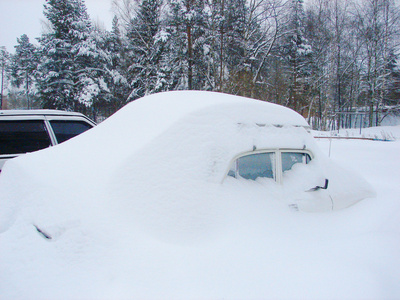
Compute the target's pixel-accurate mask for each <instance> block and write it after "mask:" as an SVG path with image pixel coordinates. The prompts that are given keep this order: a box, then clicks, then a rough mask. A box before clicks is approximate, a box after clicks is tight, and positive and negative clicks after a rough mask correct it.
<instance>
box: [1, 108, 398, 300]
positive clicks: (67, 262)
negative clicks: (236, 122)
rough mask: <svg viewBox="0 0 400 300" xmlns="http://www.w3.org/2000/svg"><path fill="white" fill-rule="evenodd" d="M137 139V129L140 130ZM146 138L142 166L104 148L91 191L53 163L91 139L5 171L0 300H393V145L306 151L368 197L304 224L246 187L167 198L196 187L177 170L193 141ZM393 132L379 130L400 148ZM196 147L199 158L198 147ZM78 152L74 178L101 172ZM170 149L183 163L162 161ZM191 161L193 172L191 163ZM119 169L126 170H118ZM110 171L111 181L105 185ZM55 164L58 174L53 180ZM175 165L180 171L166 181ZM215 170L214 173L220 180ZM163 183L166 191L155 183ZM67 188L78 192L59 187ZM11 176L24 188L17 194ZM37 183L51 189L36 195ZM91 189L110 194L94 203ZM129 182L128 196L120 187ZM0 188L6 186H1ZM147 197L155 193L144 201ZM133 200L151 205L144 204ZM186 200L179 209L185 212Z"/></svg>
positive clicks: (323, 143) (354, 143)
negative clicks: (338, 169) (344, 171)
mask: <svg viewBox="0 0 400 300" xmlns="http://www.w3.org/2000/svg"><path fill="white" fill-rule="evenodd" d="M202 105H203V104H202ZM132 113H133V112H132V111H131V112H130V114H129V115H128V114H127V113H126V114H127V116H132ZM177 113H178V112H177ZM161 115H162V112H161ZM289 115H290V114H289ZM122 116H123V113H122ZM227 116H230V114H227ZM136 117H139V116H136ZM199 117H200V116H199V115H196V118H192V119H189V121H190V122H191V123H190V125H191V126H192V127H188V128H189V129H190V128H203V127H193V126H195V125H196V126H197V125H198V124H197V123H196V122H197V121H198V120H200V119H199ZM208 117H210V118H211V117H212V114H211V116H210V115H209V114H207V118H208ZM289 119H292V118H289ZM289 119H288V120H289ZM127 120H128V119H127V118H121V119H120V121H118V122H115V123H114V125H116V126H119V127H121V126H124V125H126V124H127V123H126V122H127ZM210 120H212V119H210ZM218 120H219V119H218ZM165 124H166V123H164V125H165ZM109 125H112V124H109ZM141 125H143V123H139V124H137V126H138V128H139V129H140V126H141ZM153 125H154V126H153V127H147V129H148V131H147V133H149V132H154V135H155V136H158V138H157V141H158V142H157V143H154V141H150V145H153V146H152V147H147V148H145V151H141V149H140V147H139V146H138V145H140V141H144V140H146V138H147V136H148V135H147V134H145V133H144V134H143V136H140V135H139V136H137V138H138V139H137V140H136V141H135V140H133V141H132V140H127V141H126V145H129V147H132V148H135V146H136V147H137V148H138V152H135V157H136V156H137V155H139V156H140V161H137V160H134V159H133V158H132V157H130V155H129V153H128V152H129V151H127V150H126V149H125V150H124V151H126V153H125V152H124V151H121V152H119V153H116V152H114V151H113V150H114V149H113V148H112V147H113V146H112V145H110V146H108V147H107V149H101V150H102V151H99V153H103V154H104V153H105V152H110V154H118V155H119V156H118V157H113V156H110V157H108V158H107V160H103V161H101V160H100V161H99V162H101V163H103V165H102V166H99V168H98V170H100V171H101V172H100V171H99V172H98V173H99V174H92V178H88V177H87V176H88V175H89V174H91V173H90V172H88V171H87V170H84V169H83V168H82V170H80V171H81V172H82V173H81V174H76V171H75V173H74V168H76V166H74V164H73V163H71V165H72V166H71V167H70V166H68V165H66V164H63V163H62V161H60V160H59V159H58V160H56V159H55V158H57V155H59V154H60V153H62V154H64V155H66V156H68V155H69V153H72V154H73V151H74V149H78V148H74V145H75V146H76V145H78V143H79V142H83V141H85V142H87V146H90V145H98V144H96V143H97V142H98V137H99V136H96V131H94V133H89V134H86V135H85V134H83V135H82V137H81V138H77V139H75V141H72V142H69V143H66V144H65V145H64V146H62V145H60V146H62V147H59V146H57V147H58V148H57V149H49V150H48V151H46V152H41V153H38V154H34V155H32V157H31V158H29V157H28V156H27V158H20V159H19V160H18V161H17V163H16V164H14V165H13V168H9V169H8V170H7V168H6V170H5V172H7V174H6V173H4V174H6V176H7V177H6V176H4V178H6V179H4V181H6V180H7V181H9V180H15V185H14V186H13V189H14V190H13V191H12V193H11V192H10V191H9V190H8V191H7V193H6V194H7V195H9V196H7V197H12V196H13V195H19V197H20V198H21V199H23V200H19V199H13V200H15V201H16V202H17V203H15V205H11V204H10V201H7V199H4V198H1V197H0V200H2V201H0V203H3V204H4V207H3V208H4V209H3V208H2V209H3V211H0V221H1V222H0V231H2V232H1V233H0V299H398V298H400V285H399V284H398V279H399V278H400V242H399V240H400V226H399V220H400V185H399V184H398V181H399V178H400V159H399V153H400V140H396V141H390V142H389V141H388V142H384V141H370V140H351V139H346V140H339V139H334V140H329V139H319V140H317V144H318V145H319V147H320V148H321V150H322V151H323V152H325V153H326V154H327V155H328V153H330V156H331V158H332V159H333V160H334V161H336V162H337V163H338V164H341V165H343V166H346V168H348V169H351V170H353V171H355V172H357V173H359V174H361V175H362V176H364V178H365V179H366V180H367V181H369V183H370V184H371V185H372V186H373V187H374V189H375V190H376V192H377V197H375V198H369V199H365V200H363V201H360V202H358V203H356V204H355V205H353V206H351V207H348V208H346V209H342V210H338V211H334V212H323V213H304V212H300V211H294V210H290V209H289V208H288V207H287V205H286V203H281V202H279V201H270V200H271V199H267V198H268V197H266V196H265V191H266V190H265V187H264V186H262V185H260V184H257V183H256V182H254V183H251V182H250V183H249V182H246V183H244V182H241V181H237V182H236V183H235V184H232V182H227V184H221V183H220V182H213V181H211V183H207V184H202V183H201V184H199V183H195V182H194V181H195V180H193V178H187V179H186V180H185V181H183V182H185V183H187V184H188V185H187V186H179V185H170V184H171V183H174V182H178V183H179V182H182V181H179V180H178V177H179V176H178V175H177V172H181V173H182V172H183V173H184V174H188V175H193V174H192V173H191V172H192V170H191V168H189V169H188V170H185V167H187V166H188V165H187V164H185V162H186V161H188V162H189V163H192V162H193V161H192V159H193V157H192V158H191V159H189V158H188V157H185V153H187V151H188V149H190V150H193V149H191V148H190V145H192V143H191V142H193V143H196V140H199V139H202V138H203V137H202V136H201V135H200V136H199V135H196V134H194V133H192V132H188V133H186V134H187V136H191V139H190V140H189V141H182V142H181V141H177V140H175V141H177V144H176V145H170V143H168V141H171V138H174V136H175V135H176V134H179V133H180V131H176V130H172V131H168V134H167V135H165V134H164V135H161V136H159V134H160V132H159V130H160V127H159V126H156V125H157V124H153ZM133 126H136V125H133ZM202 126H203V125H202ZM208 126H210V127H208ZM98 128H100V126H99V127H98ZM107 128H109V129H110V128H113V126H109V127H104V129H107ZM115 128H116V127H114V129H115ZM174 128H175V127H174ZM212 128H216V127H215V124H211V125H210V124H208V123H207V127H205V128H203V129H204V130H205V131H207V132H209V131H210V130H211V129H212ZM175 129H176V128H175ZM399 129H400V127H399V126H397V127H393V128H385V129H384V130H386V131H390V132H391V133H392V135H393V136H396V137H397V136H400V130H399ZM101 130H102V129H101V128H100V129H99V131H101ZM185 130H186V129H185ZM377 130H380V129H377ZM382 130H383V129H382ZM102 131H103V133H104V132H105V131H106V130H102ZM216 131H217V130H216ZM314 134H315V133H314ZM321 134H322V133H321ZM113 135H115V136H113ZM178 136H179V135H178ZM109 137H110V139H112V142H116V141H117V140H118V138H120V137H119V136H118V135H116V134H115V132H114V131H110V136H109ZM208 137H209V136H208ZM124 142H125V141H124ZM185 142H186V143H185ZM292 142H293V141H292ZM146 143H149V141H146ZM111 144H112V143H111ZM200 144H201V145H203V144H204V150H207V149H208V148H207V146H208V145H207V142H206V141H201V143H199V145H200ZM83 145H85V144H83ZM80 146H82V144H80ZM163 146H164V147H163ZM187 147H189V148H187ZM54 148H56V147H54ZM79 149H82V150H80V151H81V155H82V156H83V157H85V159H86V160H85V162H83V160H82V161H81V162H80V163H81V164H83V165H84V166H86V165H90V163H92V162H93V163H96V162H97V161H98V160H99V159H101V156H100V155H99V154H96V153H91V152H90V151H89V150H90V149H88V150H87V149H85V148H84V147H83V148H82V147H80V148H79ZM171 149H172V150H173V153H178V154H179V155H180V156H179V157H177V158H175V157H169V156H168V153H169V151H171ZM104 151H105V152H104ZM163 152H165V153H164V154H165V155H166V156H165V157H167V158H169V159H172V164H171V161H165V160H163V159H161V160H158V161H157V166H158V169H157V168H156V167H157V166H154V165H151V166H152V167H153V169H154V168H155V169H156V170H160V172H161V174H157V173H154V172H153V173H151V171H147V170H146V168H145V166H149V164H151V163H152V157H154V155H162V153H163ZM72 154H71V155H72ZM214 154H215V155H216V156H221V155H222V154H224V153H223V152H221V151H218V152H217V153H214ZM198 155H199V158H201V159H203V158H204V157H203V156H202V155H201V151H200V152H199V153H198ZM124 156H126V160H124V161H123V162H124V164H123V165H118V163H119V159H120V157H124ZM195 158H196V157H195ZM46 160H48V162H49V164H48V165H47V164H46ZM86 161H88V162H86ZM115 161H116V162H117V166H119V167H118V168H116V170H117V171H119V172H117V173H114V171H115V170H110V173H109V174H107V173H106V172H102V171H103V169H104V170H107V168H108V167H110V166H111V165H113V163H114V162H115ZM55 162H57V163H60V165H56V166H54V163H55ZM130 162H134V164H131V165H129V163H130ZM39 163H40V165H39ZM174 165H176V166H179V167H178V168H177V169H176V170H172V168H171V167H172V166H174ZM189 166H190V165H189ZM40 167H43V169H40ZM102 168H103V169H102ZM213 168H214V169H213V170H217V171H218V166H213ZM38 169H39V171H37V170H38ZM121 169H122V170H121ZM138 170H139V171H140V172H139V171H138ZM168 170H169V171H170V173H168V174H169V177H168V180H163V179H164V178H165V174H167V173H166V172H167V171H168ZM195 170H200V171H201V170H202V169H195ZM49 172H52V173H51V174H48V173H49ZM185 172H186V173H185ZM4 174H2V176H3V175H4ZM196 174H197V172H196ZM196 174H194V175H193V176H196ZM72 175H76V176H77V178H78V180H80V181H81V184H79V185H78V186H77V182H76V179H75V180H73V179H72V178H68V177H67V176H72ZM114 175H115V176H114ZM150 175H151V176H153V177H154V176H155V178H154V181H152V182H151V184H150V185H149V182H147V181H146V180H145V179H144V178H146V176H150ZM16 176H18V178H22V179H24V178H25V179H29V182H24V184H23V185H22V184H20V183H19V182H18V181H17V180H16ZM35 176H36V177H38V176H39V177H41V178H35ZM158 176H160V177H158ZM43 178H45V179H46V181H50V184H46V185H44V184H43ZM94 178H95V179H96V180H98V181H97V182H100V183H101V184H102V185H107V189H104V186H100V187H99V190H98V191H97V190H94V189H93V188H92V187H94V186H96V185H95V184H96V180H94ZM110 178H113V179H114V180H111V181H110ZM132 178H134V179H135V182H136V185H134V186H132V185H130V183H129V182H131V179H132ZM60 179H62V180H64V181H65V182H64V183H62V184H61V183H60V182H59V180H60ZM138 183H139V184H138ZM69 184H71V185H70V186H69ZM165 184H167V186H165ZM1 186H2V187H8V189H10V187H11V186H12V185H11V183H8V184H7V182H2V185H1ZM250 186H251V189H249V187H250ZM51 187H54V190H51ZM152 187H153V188H155V187H157V189H160V191H162V193H159V192H157V191H151V193H150V192H149V191H148V189H151V188H152ZM29 188H31V189H29ZM49 188H50V190H43V189H49ZM61 188H62V189H61ZM130 188H131V189H135V190H130ZM192 188H194V190H192ZM60 190H61V191H63V193H60ZM105 192H108V194H107V193H105ZM250 192H251V194H250ZM82 195H84V197H82ZM138 195H139V196H140V195H153V196H157V197H154V198H149V199H146V201H141V199H138ZM187 195H190V201H186V200H185V199H186V197H187ZM185 196H186V197H185ZM41 197H43V199H42V198H41ZM9 199H11V198H9ZM159 199H161V200H162V201H161V200H159ZM183 200H185V201H183ZM19 201H20V202H19ZM29 201H32V202H31V203H30V202H29ZM21 206H23V207H21ZM10 216H12V217H10ZM36 228H38V229H39V230H42V234H41V233H39V232H38V231H37V230H36ZM45 235H49V236H51V237H52V239H51V240H49V239H46V238H45V237H44V236H45Z"/></svg>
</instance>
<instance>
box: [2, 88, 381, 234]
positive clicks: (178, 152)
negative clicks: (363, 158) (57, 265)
mask: <svg viewBox="0 0 400 300" xmlns="http://www.w3.org/2000/svg"><path fill="white" fill-rule="evenodd" d="M254 155H261V156H263V158H262V159H261V160H258V159H252V158H251V157H252V156H254ZM261 156H260V157H261ZM265 156H269V159H265ZM272 156H273V157H274V158H273V159H272V160H271V157H272ZM244 157H247V158H249V157H250V159H248V161H250V162H251V161H252V162H251V163H250V168H255V169H256V170H255V171H254V172H253V171H251V172H253V173H254V174H255V175H254V176H253V175H244V173H245V172H244V173H243V172H241V170H240V165H243V164H242V162H243V161H241V160H243V159H244ZM263 161H264V162H268V164H269V165H270V166H271V167H270V169H269V175H267V176H264V175H260V173H262V172H261V171H259V170H257V168H260V164H262V163H263ZM238 165H239V169H238V170H237V169H234V167H233V166H238ZM261 169H262V168H261ZM257 172H258V173H259V174H257ZM232 175H234V176H232ZM16 178H18V179H16ZM17 185H18V188H16V186H17ZM0 190H2V194H3V202H4V201H6V202H9V204H10V207H11V206H15V203H16V202H18V203H20V204H19V206H20V207H22V209H23V210H29V207H33V206H35V207H36V206H40V207H46V212H44V211H41V213H43V215H41V216H39V215H38V216H37V218H36V219H37V221H35V224H36V225H37V226H38V227H39V228H40V230H42V231H44V232H47V231H49V236H52V235H57V233H54V234H52V233H51V232H50V231H51V230H50V229H48V228H46V223H52V222H55V223H58V222H61V221H62V220H65V222H67V221H68V220H71V219H76V218H77V217H76V214H79V213H80V212H85V211H89V210H91V209H92V207H94V206H95V207H97V208H98V209H100V208H102V207H107V209H106V210H105V211H107V212H111V211H117V212H118V214H124V213H127V214H128V215H127V216H126V217H127V218H128V219H129V220H134V222H138V223H141V225H140V228H143V230H146V228H148V230H150V231H154V230H153V229H154V228H158V227H159V226H158V224H159V223H160V222H162V223H163V224H164V225H163V226H164V227H166V228H169V229H171V228H175V229H171V231H172V232H180V229H176V228H177V227H179V228H181V227H182V228H184V229H182V230H184V231H186V230H190V228H191V226H194V227H196V226H197V225H196V222H197V221H196V220H198V221H199V222H202V224H208V223H209V219H207V221H201V220H200V219H202V218H205V216H208V215H209V214H210V212H213V211H214V210H215V209H217V207H216V205H217V204H218V205H219V204H220V203H225V202H228V204H227V205H231V204H230V203H239V202H249V201H251V202H254V201H256V202H259V203H279V205H283V206H284V207H286V208H288V207H289V208H290V209H296V210H302V211H313V212H316V211H330V210H337V209H342V208H345V207H348V206H350V205H353V204H354V203H356V202H358V201H360V200H362V199H364V198H367V197H373V196H374V192H373V190H372V188H371V187H370V185H369V184H368V183H367V182H365V180H364V179H362V177H361V176H359V175H357V174H355V173H354V172H352V171H351V170H346V169H343V168H341V167H339V166H337V165H336V164H335V163H334V162H332V161H331V160H330V159H329V158H328V157H326V156H325V155H324V153H322V152H321V151H320V150H319V148H318V147H317V145H316V143H315V141H314V138H313V137H312V135H311V134H310V132H309V125H308V123H307V122H306V120H305V119H304V118H303V117H302V116H301V115H300V114H298V113H296V112H295V111H293V110H291V109H288V108H285V107H282V106H280V105H276V104H273V103H267V102H264V101H259V100H254V99H249V98H244V97H238V96H232V95H227V94H223V93H215V92H200V91H176V92H165V93H159V94H154V95H150V96H145V97H143V98H141V99H138V100H135V101H133V102H132V103H130V104H128V105H126V106H125V107H124V108H122V109H121V110H119V111H118V112H117V113H115V114H114V115H113V116H111V117H109V118H108V119H106V120H105V121H103V122H102V123H101V124H99V125H98V126H96V127H95V128H93V129H91V130H89V131H88V132H85V133H84V134H82V135H79V136H77V137H75V138H74V139H71V140H69V141H67V142H65V143H62V144H61V145H58V146H57V147H50V148H47V149H45V150H42V151H37V152H34V153H30V154H29V155H23V156H20V157H18V158H16V159H13V160H11V161H9V162H8V163H7V164H6V165H5V167H4V168H3V171H2V176H1V178H0ZM30 190H34V191H35V195H34V196H33V195H30V193H29V192H26V191H30ZM24 191H25V192H24ZM30 197H33V198H32V199H31V198H30ZM1 199H2V198H1V197H0V200H1ZM39 202H40V203H39ZM271 205H272V204H271ZM2 206H3V207H7V206H8V205H7V204H5V203H3V204H2ZM85 207H86V208H85ZM10 209H11V208H10ZM4 211H7V209H4ZM11 211H14V210H13V209H11ZM34 214H37V210H36V209H34ZM71 214H72V215H71ZM106 214H107V213H106ZM217 215H218V213H215V214H212V217H210V218H214V216H217ZM98 216H99V217H100V216H102V212H99V213H98ZM6 218H12V213H10V214H7V217H6ZM49 218H51V219H52V220H53V221H51V222H50V221H49ZM82 218H84V217H82ZM101 218H102V219H107V218H110V216H107V215H103V216H102V217H101ZM121 218H123V217H122V216H121ZM41 219H43V220H46V221H40V220H41ZM160 220H162V221H160ZM68 222H69V221H68ZM211 223H212V222H211ZM7 224H8V223H7ZM38 224H43V225H38ZM0 225H1V224H0ZM132 226H133V225H132ZM207 226H208V225H207ZM42 227H43V228H42ZM196 228H197V227H196ZM162 235H163V234H162V233H161V234H160V236H162Z"/></svg>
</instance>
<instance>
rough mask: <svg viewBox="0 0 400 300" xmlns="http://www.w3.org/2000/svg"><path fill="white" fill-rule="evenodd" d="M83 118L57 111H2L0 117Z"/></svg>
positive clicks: (67, 112) (78, 114) (75, 113)
mask: <svg viewBox="0 0 400 300" xmlns="http://www.w3.org/2000/svg"><path fill="white" fill-rule="evenodd" d="M39 115H40V116H82V117H84V115H83V114H81V113H78V112H71V111H62V110H55V109H31V110H22V109H18V110H0V116H39Z"/></svg>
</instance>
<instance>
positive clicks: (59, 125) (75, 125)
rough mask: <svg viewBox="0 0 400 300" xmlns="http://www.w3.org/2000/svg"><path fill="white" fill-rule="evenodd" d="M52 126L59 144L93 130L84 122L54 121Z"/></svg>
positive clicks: (51, 122)
mask: <svg viewBox="0 0 400 300" xmlns="http://www.w3.org/2000/svg"><path fill="white" fill-rule="evenodd" d="M50 124H51V127H52V128H53V131H54V134H55V135H56V138H57V142H58V143H59V144H60V143H62V142H65V141H67V140H69V139H70V138H73V137H74V136H77V135H79V134H81V133H82V132H85V131H86V130H88V129H90V128H92V126H91V125H89V124H88V123H86V122H83V121H66V120H52V121H50Z"/></svg>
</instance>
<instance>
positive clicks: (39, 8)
mask: <svg viewBox="0 0 400 300" xmlns="http://www.w3.org/2000/svg"><path fill="white" fill-rule="evenodd" d="M44 3H45V0H0V47H1V46H5V47H6V48H7V51H8V52H14V46H15V45H17V38H19V37H21V35H23V34H27V35H28V37H29V40H30V42H31V43H34V44H37V41H36V40H35V38H37V37H39V36H40V35H41V33H42V24H41V21H44V20H46V18H45V17H44V16H43V5H44ZM85 3H86V7H87V9H88V13H89V15H90V17H91V18H92V20H94V21H97V20H99V21H101V22H102V23H104V26H105V27H106V28H107V29H109V30H110V29H111V22H112V13H111V0H85Z"/></svg>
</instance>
